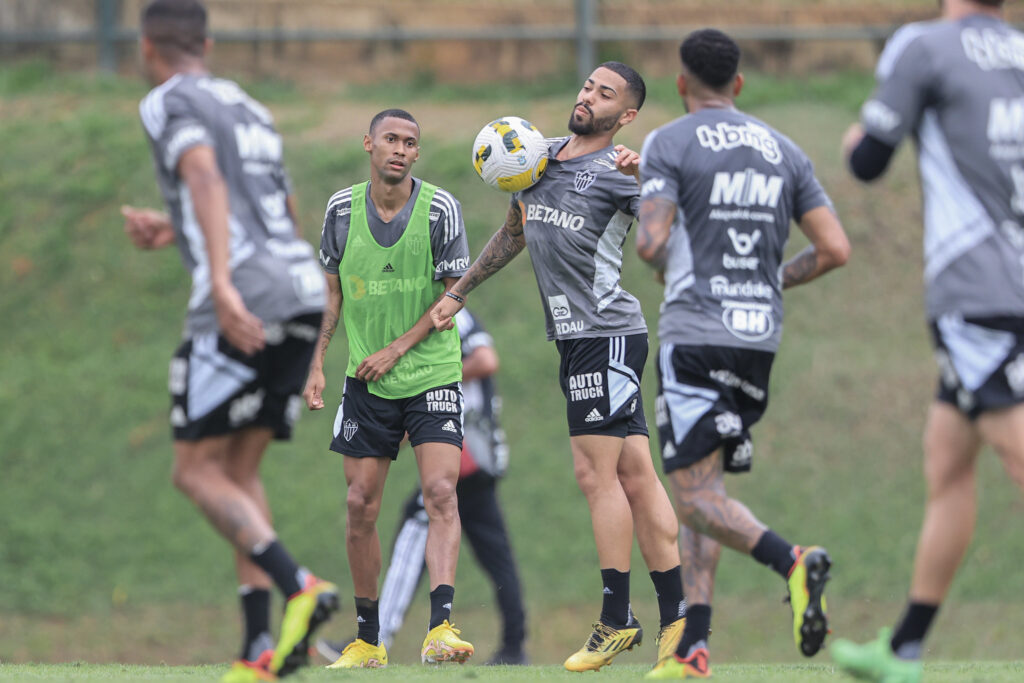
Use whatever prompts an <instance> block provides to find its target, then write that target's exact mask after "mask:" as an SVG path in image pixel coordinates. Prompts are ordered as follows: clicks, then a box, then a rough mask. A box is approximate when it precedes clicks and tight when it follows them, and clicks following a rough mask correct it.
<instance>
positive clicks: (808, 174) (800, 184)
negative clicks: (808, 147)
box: [793, 154, 832, 222]
mask: <svg viewBox="0 0 1024 683" xmlns="http://www.w3.org/2000/svg"><path fill="white" fill-rule="evenodd" d="M794 188H795V191H794V193H793V220H795V221H797V222H799V221H800V219H801V218H803V216H804V214H805V213H807V212H808V211H810V210H812V209H817V208H818V207H820V206H827V207H829V208H831V207H832V200H831V199H829V196H828V194H827V193H826V192H825V188H823V187H822V186H821V182H819V181H818V178H817V176H815V175H814V164H813V163H811V160H810V159H808V158H807V156H806V155H803V154H801V155H800V157H799V160H798V162H797V168H796V174H795V178H794Z"/></svg>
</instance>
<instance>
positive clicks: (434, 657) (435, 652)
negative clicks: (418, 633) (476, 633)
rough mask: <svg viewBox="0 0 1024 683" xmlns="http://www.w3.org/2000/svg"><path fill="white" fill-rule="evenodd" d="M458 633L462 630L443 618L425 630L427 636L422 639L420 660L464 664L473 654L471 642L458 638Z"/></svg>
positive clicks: (430, 662) (425, 662) (428, 662)
mask: <svg viewBox="0 0 1024 683" xmlns="http://www.w3.org/2000/svg"><path fill="white" fill-rule="evenodd" d="M460 635H462V631H460V630H459V629H457V628H455V626H453V625H452V624H450V623H448V620H447V619H445V620H444V621H443V622H441V623H440V624H438V625H437V626H435V627H434V628H432V629H430V631H428V632H427V637H426V638H424V639H423V649H422V650H421V651H420V660H421V661H422V662H423V663H424V664H442V663H444V662H456V663H458V664H464V663H465V662H466V660H467V659H469V658H470V657H472V656H473V644H472V643H468V642H466V641H465V640H463V639H462V638H460V637H459V636H460Z"/></svg>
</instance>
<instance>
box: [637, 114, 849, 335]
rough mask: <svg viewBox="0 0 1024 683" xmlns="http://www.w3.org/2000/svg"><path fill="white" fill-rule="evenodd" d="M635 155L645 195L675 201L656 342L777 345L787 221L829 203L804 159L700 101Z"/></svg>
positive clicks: (750, 121)
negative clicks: (699, 105) (700, 104)
mask: <svg viewBox="0 0 1024 683" xmlns="http://www.w3.org/2000/svg"><path fill="white" fill-rule="evenodd" d="M640 158H641V164H640V174H641V177H642V178H643V186H642V190H641V192H642V195H643V197H644V198H645V199H646V198H648V197H661V198H664V199H667V200H669V201H671V202H674V203H675V204H676V206H677V207H678V210H677V214H676V220H675V223H674V224H673V226H672V232H671V234H670V236H669V241H668V262H667V266H666V268H665V300H664V303H662V307H661V319H660V320H659V323H658V337H659V340H660V342H661V343H662V344H685V345H691V346H699V345H708V346H728V347H740V348H747V349H757V350H762V351H770V352H774V351H775V350H777V349H778V347H779V342H780V340H781V339H782V274H781V272H780V271H781V265H782V255H783V251H784V249H785V247H786V241H787V240H788V239H789V230H790V224H791V222H792V221H793V220H797V221H799V220H800V218H801V217H802V216H803V215H804V214H805V213H806V212H808V211H810V210H811V209H815V208H818V207H820V206H831V202H830V201H829V198H828V196H827V195H826V194H825V191H824V190H823V189H822V187H821V184H820V183H819V182H818V180H817V178H815V176H814V167H813V166H812V165H811V162H810V160H809V159H808V158H807V156H806V155H805V154H804V153H803V152H802V151H801V150H800V148H799V147H797V146H796V145H795V144H793V142H792V141H791V140H789V138H787V137H785V136H784V135H782V134H781V133H779V132H778V131H776V130H774V129H772V128H771V127H769V126H768V125H767V124H765V123H762V122H761V121H759V120H757V119H755V118H754V117H752V116H749V115H747V114H744V113H743V112H741V111H738V110H736V109H702V110H700V111H698V112H696V113H694V114H690V115H688V116H683V117H681V118H678V119H676V120H675V121H672V122H671V123H668V124H666V125H664V126H662V127H661V128H658V129H657V130H655V131H654V132H652V133H651V134H650V135H648V136H647V139H646V140H645V141H644V147H643V151H642V153H641V155H640Z"/></svg>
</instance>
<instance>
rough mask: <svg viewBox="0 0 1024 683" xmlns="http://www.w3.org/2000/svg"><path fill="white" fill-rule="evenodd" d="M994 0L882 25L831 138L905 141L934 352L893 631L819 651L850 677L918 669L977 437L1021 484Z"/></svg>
mask: <svg viewBox="0 0 1024 683" xmlns="http://www.w3.org/2000/svg"><path fill="white" fill-rule="evenodd" d="M1002 5H1003V2H1002V0H943V1H942V2H941V6H942V17H941V18H940V19H939V20H937V21H929V22H921V23H915V24H909V25H907V26H904V27H903V28H901V29H900V30H898V31H897V32H896V33H895V34H893V36H892V38H891V39H890V40H889V42H888V44H887V45H886V48H885V50H884V52H883V53H882V56H881V57H880V58H879V61H878V68H877V72H876V76H877V80H878V86H877V88H876V90H875V92H874V94H873V95H872V96H871V99H869V100H868V101H867V102H866V103H865V104H864V107H863V108H862V109H861V122H860V123H859V124H854V125H853V126H852V127H851V128H850V129H849V130H848V131H847V133H846V135H845V136H844V138H843V151H844V154H845V156H846V158H847V161H848V163H849V167H850V170H851V172H852V173H853V174H854V175H855V176H856V177H857V178H859V179H860V180H863V181H870V180H874V179H875V178H878V177H879V176H881V175H882V174H883V173H884V172H885V170H886V168H887V167H888V164H889V161H890V159H891V158H892V155H893V153H894V152H895V150H896V147H897V146H898V145H899V144H900V142H901V141H902V140H903V138H904V137H906V136H908V135H909V136H911V137H912V138H913V139H914V142H915V144H916V148H917V154H918V170H919V173H920V177H921V191H922V196H923V201H924V211H923V214H924V279H925V308H926V315H927V319H928V324H929V326H930V328H931V332H932V338H933V342H934V346H935V357H936V360H937V362H938V365H939V382H938V388H937V390H936V394H935V398H934V400H933V401H932V404H931V406H930V408H929V409H928V417H927V421H926V423H925V428H924V439H923V445H924V476H925V481H926V483H927V489H928V500H927V504H926V506H925V512H924V521H923V523H922V526H921V533H920V537H919V539H918V545H917V555H916V557H915V560H914V571H913V576H912V578H911V582H910V593H909V596H908V598H907V604H906V607H905V609H904V611H903V615H902V616H901V617H900V619H899V621H898V622H897V624H896V627H895V629H893V630H890V629H883V630H882V631H881V633H880V634H879V636H878V638H877V639H876V640H875V641H872V642H869V643H867V644H866V645H856V644H854V643H851V642H849V641H837V642H836V643H834V644H833V646H832V656H833V658H834V659H835V661H836V662H837V663H838V664H840V665H841V666H842V667H843V668H844V669H845V670H847V671H849V672H850V673H852V674H854V675H856V676H857V677H859V678H865V679H868V680H872V681H886V682H888V683H910V682H914V681H919V680H920V679H921V661H920V660H921V655H922V654H923V647H924V641H925V638H926V636H927V635H928V631H929V629H930V628H931V625H932V622H933V620H934V618H935V615H936V613H937V612H938V610H939V607H940V605H941V604H942V602H943V601H944V600H945V598H946V595H947V594H948V592H949V588H950V585H951V584H952V582H953V577H954V575H955V574H956V570H957V567H958V566H959V565H960V562H961V560H962V559H963V556H964V553H965V552H966V550H967V546H968V544H969V543H970V540H971V536H972V535H973V533H974V524H975V518H976V514H977V492H976V482H975V467H976V463H977V460H978V453H979V452H980V450H981V447H982V446H983V445H984V444H988V445H990V446H992V448H993V449H994V450H995V452H996V453H997V454H998V456H999V458H1000V459H1001V461H1002V463H1003V466H1004V468H1005V469H1006V472H1007V474H1008V475H1009V476H1010V478H1011V479H1012V480H1013V481H1014V482H1016V484H1017V485H1018V486H1020V487H1021V488H1024V406H1022V405H1021V404H1022V403H1024V225H1022V221H1024V145H1022V142H1024V125H1022V122H1024V35H1022V34H1021V33H1019V32H1018V31H1016V30H1015V29H1013V28H1012V27H1010V26H1009V25H1007V24H1006V22H1005V21H1003V18H1002Z"/></svg>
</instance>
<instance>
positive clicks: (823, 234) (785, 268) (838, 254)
mask: <svg viewBox="0 0 1024 683" xmlns="http://www.w3.org/2000/svg"><path fill="white" fill-rule="evenodd" d="M800 230H802V231H803V233H804V234H805V235H807V239H809V240H810V241H811V244H810V246H808V247H807V248H806V249H804V250H803V251H801V252H800V253H799V254H797V255H796V256H794V257H793V258H791V259H790V260H788V261H786V262H785V263H783V264H782V288H783V289H788V288H789V287H795V286H796V285H802V284H804V283H805V282H810V281H811V280H813V279H814V278H816V277H818V276H820V275H824V274H825V273H827V272H828V271H830V270H832V269H833V268H838V267H839V266H841V265H843V264H844V263H846V260H847V259H848V258H850V241H849V240H848V239H847V238H846V233H845V232H844V231H843V226H842V225H840V224H839V218H837V217H836V214H835V212H834V211H832V209H831V208H830V207H827V206H819V207H818V208H816V209H811V210H810V211H808V212H807V213H805V214H804V215H803V218H801V219H800Z"/></svg>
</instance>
